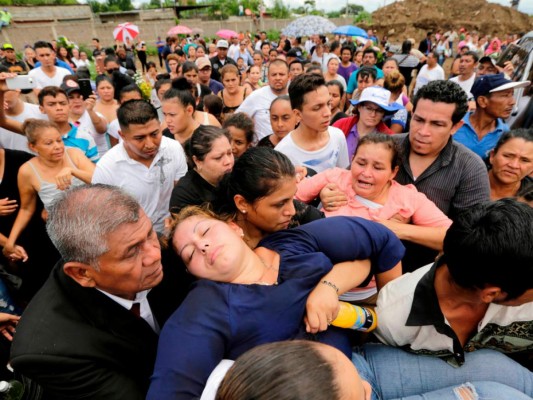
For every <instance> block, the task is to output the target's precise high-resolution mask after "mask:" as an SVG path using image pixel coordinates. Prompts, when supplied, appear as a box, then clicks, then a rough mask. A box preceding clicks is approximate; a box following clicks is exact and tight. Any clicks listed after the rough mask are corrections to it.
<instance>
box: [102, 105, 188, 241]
mask: <svg viewBox="0 0 533 400" xmlns="http://www.w3.org/2000/svg"><path fill="white" fill-rule="evenodd" d="M117 117H118V120H119V123H120V136H121V137H122V142H121V143H119V144H117V145H116V146H115V147H113V148H112V149H111V150H109V151H108V152H107V153H106V154H105V155H104V157H102V159H101V160H100V162H99V163H98V164H97V165H96V169H95V171H94V175H93V179H92V183H105V184H108V185H114V186H118V187H120V188H122V189H124V190H125V191H126V192H128V193H130V194H131V195H132V196H133V197H134V198H135V199H136V200H137V201H138V202H139V203H140V205H141V206H142V208H143V210H144V212H145V213H146V215H147V216H148V217H149V218H150V219H151V221H152V223H153V224H154V229H155V231H156V232H159V233H162V232H163V230H164V227H165V224H164V222H165V218H167V217H168V216H169V215H170V212H169V206H168V204H169V201H170V195H171V194H172V189H173V188H174V185H175V184H176V183H177V182H178V180H179V179H180V178H181V177H182V176H183V175H185V173H186V172H187V162H186V160H185V153H184V152H183V148H182V147H181V144H180V143H179V142H177V141H175V140H172V139H169V138H166V137H163V135H162V134H161V131H160V124H159V119H158V117H157V110H156V109H155V108H154V106H152V105H151V104H150V103H148V102H146V101H144V100H130V101H127V102H125V103H123V104H122V105H121V106H120V108H119V109H118V111H117Z"/></svg>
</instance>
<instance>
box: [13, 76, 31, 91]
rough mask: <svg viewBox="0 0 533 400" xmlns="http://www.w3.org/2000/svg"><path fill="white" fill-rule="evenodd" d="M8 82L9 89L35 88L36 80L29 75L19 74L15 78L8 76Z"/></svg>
mask: <svg viewBox="0 0 533 400" xmlns="http://www.w3.org/2000/svg"><path fill="white" fill-rule="evenodd" d="M6 84H7V88H8V89H9V90H16V89H21V90H23V89H34V88H35V80H34V79H33V78H32V77H31V76H28V75H17V76H15V77H14V78H8V79H6Z"/></svg>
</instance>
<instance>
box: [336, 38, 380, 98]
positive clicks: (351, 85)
mask: <svg viewBox="0 0 533 400" xmlns="http://www.w3.org/2000/svg"><path fill="white" fill-rule="evenodd" d="M377 61H378V53H377V52H376V50H374V49H372V48H368V49H366V50H365V51H364V52H363V65H362V67H372V68H374V69H375V70H376V79H377V80H376V85H379V86H383V80H384V79H385V74H383V71H382V70H381V69H379V68H378V67H376V62H377ZM358 72H359V70H357V71H354V72H352V74H351V75H350V79H349V80H348V88H347V89H346V92H347V93H348V95H350V97H351V95H352V93H353V92H354V91H355V89H357V74H358Z"/></svg>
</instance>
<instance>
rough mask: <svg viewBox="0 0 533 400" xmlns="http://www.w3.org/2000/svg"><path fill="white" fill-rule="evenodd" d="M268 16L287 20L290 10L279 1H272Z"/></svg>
mask: <svg viewBox="0 0 533 400" xmlns="http://www.w3.org/2000/svg"><path fill="white" fill-rule="evenodd" d="M270 14H271V15H272V17H273V18H289V17H290V16H291V10H290V8H289V7H287V6H286V5H284V4H283V2H282V1H281V0H274V5H273V7H272V9H271V10H270Z"/></svg>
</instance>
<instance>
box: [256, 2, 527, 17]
mask: <svg viewBox="0 0 533 400" xmlns="http://www.w3.org/2000/svg"><path fill="white" fill-rule="evenodd" d="M315 1H316V6H317V8H318V9H322V10H326V11H334V10H338V9H339V8H340V7H342V6H343V5H346V3H345V2H344V1H343V0H340V1H332V0H315ZM442 1H446V0H442ZM488 1H489V3H498V4H502V5H504V6H508V5H510V3H511V2H510V0H488ZM283 2H284V3H285V4H290V6H291V7H298V6H301V5H303V2H304V0H283ZM393 2H394V0H349V3H350V4H359V5H362V6H363V7H365V9H366V10H367V11H370V12H373V11H375V10H376V9H377V8H379V7H383V6H384V5H387V4H390V3H393ZM266 3H267V4H269V0H266ZM518 10H519V11H522V12H524V13H527V14H530V15H533V1H532V0H521V1H520V6H519V8H518Z"/></svg>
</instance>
